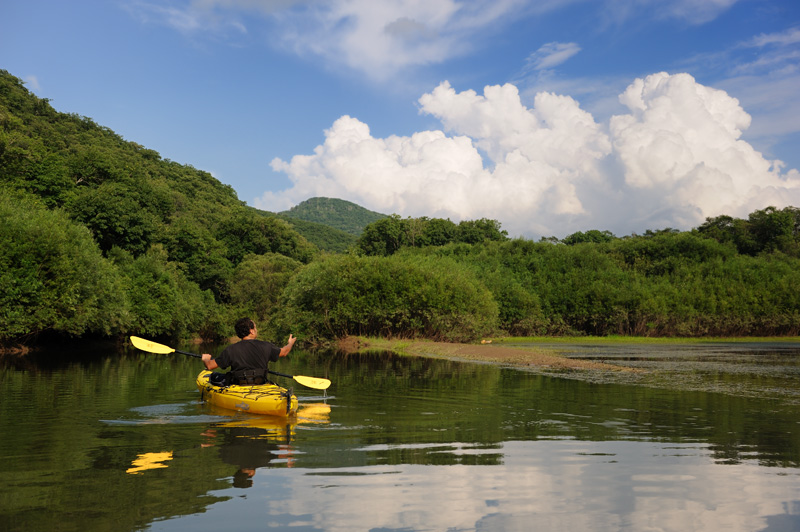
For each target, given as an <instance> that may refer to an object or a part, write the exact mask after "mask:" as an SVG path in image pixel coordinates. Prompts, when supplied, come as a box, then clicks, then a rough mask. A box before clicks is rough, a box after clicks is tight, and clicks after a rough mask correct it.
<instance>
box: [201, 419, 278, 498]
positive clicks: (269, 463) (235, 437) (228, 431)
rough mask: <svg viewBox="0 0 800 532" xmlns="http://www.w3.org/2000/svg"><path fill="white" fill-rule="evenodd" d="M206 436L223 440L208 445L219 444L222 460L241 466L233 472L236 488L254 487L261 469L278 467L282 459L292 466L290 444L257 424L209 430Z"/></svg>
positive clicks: (206, 445) (207, 445)
mask: <svg viewBox="0 0 800 532" xmlns="http://www.w3.org/2000/svg"><path fill="white" fill-rule="evenodd" d="M203 435H204V436H206V437H208V438H211V439H214V440H217V439H218V438H220V439H221V441H218V442H215V443H210V442H209V443H208V444H205V445H204V446H205V447H210V446H217V447H218V448H219V457H220V459H222V461H223V462H225V463H226V464H230V465H233V466H235V467H237V468H238V469H237V471H236V472H235V473H234V474H233V487H235V488H249V487H251V486H252V485H253V477H254V476H255V474H256V471H257V470H258V469H259V468H262V467H275V466H276V465H277V464H278V463H279V462H281V463H286V464H287V465H288V467H292V462H293V459H292V457H291V455H292V449H291V447H290V445H289V444H288V443H286V444H282V443H278V442H277V441H276V440H277V438H275V434H272V433H270V431H265V430H264V429H261V428H255V427H227V428H215V429H209V430H207V431H205V432H204V433H203ZM280 439H283V438H280Z"/></svg>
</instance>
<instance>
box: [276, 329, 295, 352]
mask: <svg viewBox="0 0 800 532" xmlns="http://www.w3.org/2000/svg"><path fill="white" fill-rule="evenodd" d="M296 341H297V338H295V337H294V336H292V334H291V333H289V341H288V342H286V345H285V346H283V347H282V348H281V354H280V355H279V356H282V357H285V356H286V355H288V354H289V351H291V350H292V347H294V343H295V342H296Z"/></svg>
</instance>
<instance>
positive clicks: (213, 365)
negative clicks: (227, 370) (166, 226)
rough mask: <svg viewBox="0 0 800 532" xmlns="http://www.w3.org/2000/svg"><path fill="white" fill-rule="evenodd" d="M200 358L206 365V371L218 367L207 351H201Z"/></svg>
mask: <svg viewBox="0 0 800 532" xmlns="http://www.w3.org/2000/svg"><path fill="white" fill-rule="evenodd" d="M201 358H202V359H203V364H205V365H206V369H207V370H208V371H213V370H215V369H217V368H218V367H219V366H217V362H216V361H215V360H212V359H211V355H209V354H208V353H203V355H202V357H201Z"/></svg>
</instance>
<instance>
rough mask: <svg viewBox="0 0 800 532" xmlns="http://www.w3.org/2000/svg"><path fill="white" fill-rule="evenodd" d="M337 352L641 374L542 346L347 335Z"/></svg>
mask: <svg viewBox="0 0 800 532" xmlns="http://www.w3.org/2000/svg"><path fill="white" fill-rule="evenodd" d="M338 348H339V350H340V351H343V352H345V353H361V352H367V351H392V352H395V353H398V354H401V355H412V356H428V357H434V358H447V359H451V360H470V361H473V362H485V363H492V364H500V365H504V366H514V367H520V368H529V369H542V370H549V371H553V370H555V371H580V370H585V371H615V372H632V373H636V372H640V371H642V370H640V369H636V368H630V367H626V366H620V365H615V364H606V363H604V362H595V361H590V360H578V359H572V358H567V357H564V356H561V355H559V354H558V351H557V350H553V349H548V348H544V347H528V346H524V347H523V346H513V347H512V346H508V345H500V344H496V343H493V342H488V343H481V344H455V343H447V342H434V341H429V340H386V339H382V338H365V337H361V336H348V337H347V338H343V339H341V340H340V341H339V343H338Z"/></svg>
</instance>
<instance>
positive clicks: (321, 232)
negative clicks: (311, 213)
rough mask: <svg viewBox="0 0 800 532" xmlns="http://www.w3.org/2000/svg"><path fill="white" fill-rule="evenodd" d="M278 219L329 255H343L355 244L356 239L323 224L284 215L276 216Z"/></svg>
mask: <svg viewBox="0 0 800 532" xmlns="http://www.w3.org/2000/svg"><path fill="white" fill-rule="evenodd" d="M278 217H279V218H281V219H282V220H286V222H287V223H288V224H289V225H290V226H292V228H293V229H294V230H295V231H297V232H298V233H300V234H301V235H303V236H304V237H305V238H306V240H308V241H309V242H311V243H312V244H314V245H315V246H317V247H318V248H319V249H320V250H322V251H328V252H331V253H344V252H345V251H347V250H348V249H350V247H352V246H353V244H355V243H356V241H357V240H358V237H357V236H355V235H351V234H350V233H345V232H344V231H341V230H339V229H336V228H334V227H331V226H328V225H325V224H323V223H317V222H309V221H307V220H302V219H300V218H292V217H291V216H287V215H286V214H284V213H280V214H278Z"/></svg>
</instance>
